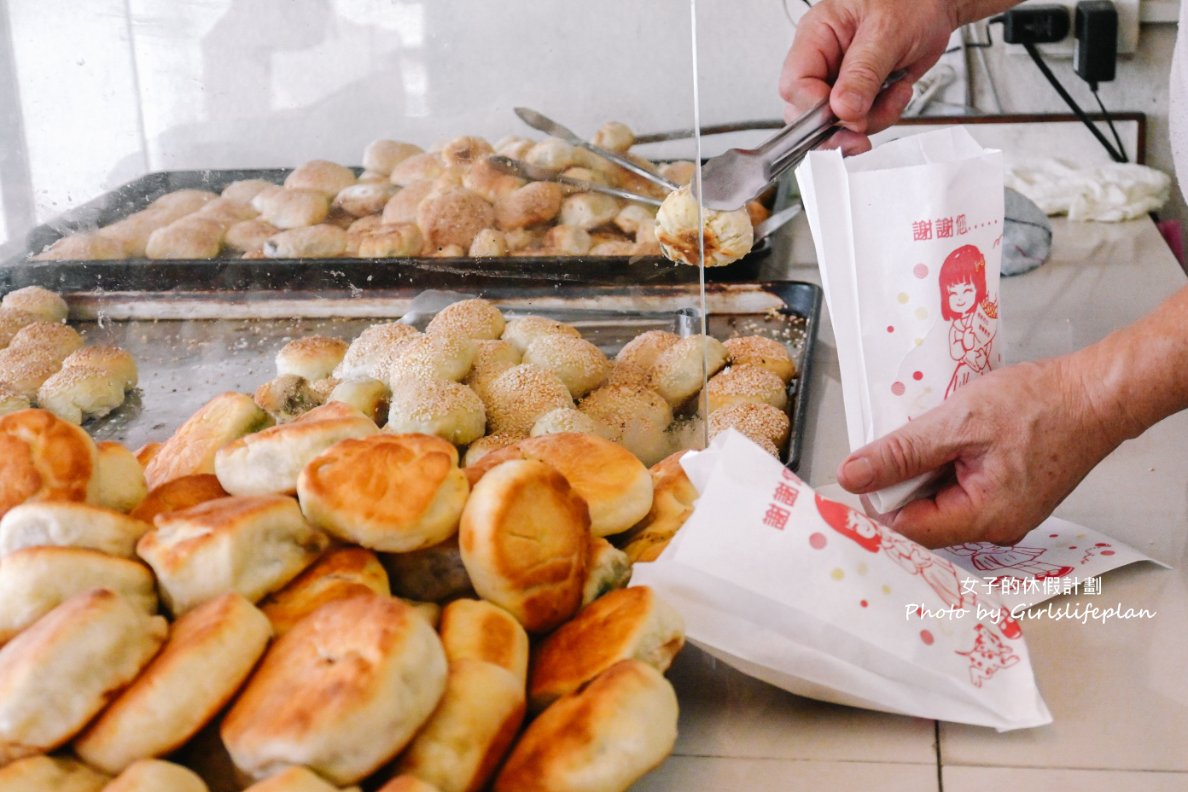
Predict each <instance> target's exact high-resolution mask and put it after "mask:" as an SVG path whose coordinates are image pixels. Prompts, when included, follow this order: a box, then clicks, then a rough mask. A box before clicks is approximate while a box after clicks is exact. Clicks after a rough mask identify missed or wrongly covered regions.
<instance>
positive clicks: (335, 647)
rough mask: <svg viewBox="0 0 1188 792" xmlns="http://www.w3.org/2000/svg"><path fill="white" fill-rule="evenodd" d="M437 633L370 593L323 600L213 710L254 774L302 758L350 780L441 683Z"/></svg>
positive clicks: (402, 738)
mask: <svg viewBox="0 0 1188 792" xmlns="http://www.w3.org/2000/svg"><path fill="white" fill-rule="evenodd" d="M445 682H446V659H445V652H443V651H442V648H441V641H439V640H438V638H437V634H436V633H435V632H433V628H432V627H430V626H429V625H428V624H427V623H426V622H425V620H424V619H422V618H421V617H420V616H418V615H417V614H416V613H414V612H413V610H412V608H411V607H409V606H408V605H405V604H404V603H403V602H401V601H400V600H397V599H393V598H391V597H380V596H377V595H374V594H369V595H364V596H358V597H351V598H349V599H345V600H338V601H336V602H331V603H329V604H327V605H324V606H323V607H321V608H319V609H318V610H317V611H315V612H314V613H313V614H311V615H310V616H309V617H308V618H306V619H303V620H302V621H301V622H299V623H298V624H297V625H296V626H295V627H294V628H293V629H292V630H290V631H289V632H288V633H286V634H285V635H283V636H281V637H280V638H279V639H277V641H276V643H275V644H273V646H272V648H271V649H269V651H268V652H267V653H266V654H265V655H264V660H263V661H262V662H261V664H260V667H259V669H257V671H256V673H255V674H254V675H253V676H252V679H251V681H250V682H249V683H248V685H247V687H246V688H245V689H244V691H243V693H242V694H240V696H239V699H238V700H237V701H236V702H235V704H234V705H233V706H232V707H231V710H230V712H229V713H228V714H227V717H226V718H225V719H224V720H223V725H222V729H221V731H222V736H223V742H224V743H225V744H226V746H227V750H228V751H229V752H230V753H231V757H232V759H233V760H234V761H235V765H236V766H237V767H238V768H239V769H240V770H242V771H243V772H245V773H247V774H248V775H250V776H252V777H254V778H264V777H266V776H269V775H271V774H273V773H275V772H277V771H279V770H281V769H283V768H285V767H287V766H289V765H305V766H306V767H308V768H310V769H311V770H313V771H315V772H317V773H318V774H319V775H322V776H324V777H325V778H327V779H329V780H330V781H333V782H334V783H335V784H339V785H343V784H352V783H355V782H356V781H359V780H360V779H362V778H364V777H366V776H368V775H370V774H371V773H372V772H374V771H375V770H376V769H378V768H379V767H380V766H382V765H383V764H384V763H385V762H387V761H388V760H389V759H391V758H392V757H394V756H395V755H396V754H397V753H399V752H400V750H401V749H402V748H404V746H405V745H407V744H408V742H409V740H410V739H411V738H412V736H413V735H414V734H415V733H416V731H417V729H419V728H420V727H421V725H422V724H424V723H425V721H426V720H428V718H429V716H430V715H431V714H432V712H433V709H434V707H436V706H437V703H438V701H439V700H440V699H441V696H442V693H443V692H444V691H445Z"/></svg>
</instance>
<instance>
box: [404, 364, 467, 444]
mask: <svg viewBox="0 0 1188 792" xmlns="http://www.w3.org/2000/svg"><path fill="white" fill-rule="evenodd" d="M392 385H393V387H392V395H391V398H390V400H389V402H388V423H387V426H386V431H389V432H395V433H397V434H408V433H420V434H429V435H435V436H437V437H440V438H443V439H445V440H448V441H449V442H451V443H453V444H454V445H467V444H468V443H471V442H473V441H475V440H477V439H478V438H480V437H482V436H483V432H484V431H486V427H487V411H486V408H485V407H484V406H483V400H482V399H480V398H479V396H478V394H477V393H475V392H474V391H472V390H471V389H470V388H468V387H466V386H465V385H463V384H462V383H460V382H452V381H450V380H444V379H418V378H409V379H404V380H400V379H394V380H393V383H392Z"/></svg>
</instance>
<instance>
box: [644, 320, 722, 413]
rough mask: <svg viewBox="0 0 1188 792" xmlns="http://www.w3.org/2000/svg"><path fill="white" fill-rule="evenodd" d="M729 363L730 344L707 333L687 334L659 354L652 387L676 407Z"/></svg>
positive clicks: (654, 367)
mask: <svg viewBox="0 0 1188 792" xmlns="http://www.w3.org/2000/svg"><path fill="white" fill-rule="evenodd" d="M725 365H726V347H724V346H722V342H721V341H719V340H718V339H716V338H714V337H713V336H707V335H692V336H686V337H685V338H682V339H681V340H680V341H678V342H677V343H675V344H673V345H672V346H671V347H669V348H668V349H666V350H664V351H663V352H661V353H660V354H659V355H657V356H656V362H655V364H654V365H653V366H652V388H653V389H655V391H656V392H657V393H659V394H660V395H661V396H663V397H664V398H665V399H666V400H667V401H668V403H669V404H671V405H672V407H673V408H674V409H676V408H677V407H679V406H680V405H682V404H684V403H685V402H686V401H688V400H689V399H690V398H692V397H693V396H694V395H696V394H697V392H698V391H700V390H701V386H702V385H703V384H704V382H705V378H706V377H712V376H714V375H715V374H717V373H718V372H719V371H721V370H722V368H723V367H724V366H725Z"/></svg>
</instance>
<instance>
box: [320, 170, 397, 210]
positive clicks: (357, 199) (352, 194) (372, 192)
mask: <svg viewBox="0 0 1188 792" xmlns="http://www.w3.org/2000/svg"><path fill="white" fill-rule="evenodd" d="M395 192H396V188H394V187H393V186H392V185H391V184H389V183H388V181H387V179H384V180H383V181H382V182H379V181H376V182H370V183H367V184H352V185H351V186H350V187H344V188H343V189H341V190H339V192H338V195H336V196H334V200H333V201H332V202H331V203H330V208H331V209H333V210H335V211H339V212H344V213H346V214H348V215H350V216H351V217H371V216H373V215H377V214H379V213H380V212H382V211H384V204H386V203H387V202H388V199H389V198H391V197H392V195H393V194H395Z"/></svg>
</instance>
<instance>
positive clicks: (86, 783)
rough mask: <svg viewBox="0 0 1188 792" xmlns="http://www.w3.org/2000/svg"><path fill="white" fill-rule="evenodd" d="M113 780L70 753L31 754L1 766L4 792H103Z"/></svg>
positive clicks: (0, 786) (0, 779)
mask: <svg viewBox="0 0 1188 792" xmlns="http://www.w3.org/2000/svg"><path fill="white" fill-rule="evenodd" d="M110 780H111V779H109V778H108V777H107V776H105V775H103V774H102V773H100V772H99V771H98V770H93V769H91V768H90V767H87V766H86V765H85V764H84V763H82V762H80V761H78V760H77V759H71V758H70V757H67V756H40V755H39V756H30V757H27V758H25V759H18V760H17V761H15V762H13V763H12V764H10V765H7V766H5V767H0V789H2V790H5V792H50V790H52V791H53V792H100V790H102V789H103V787H105V786H107V782H108V781H110Z"/></svg>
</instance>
